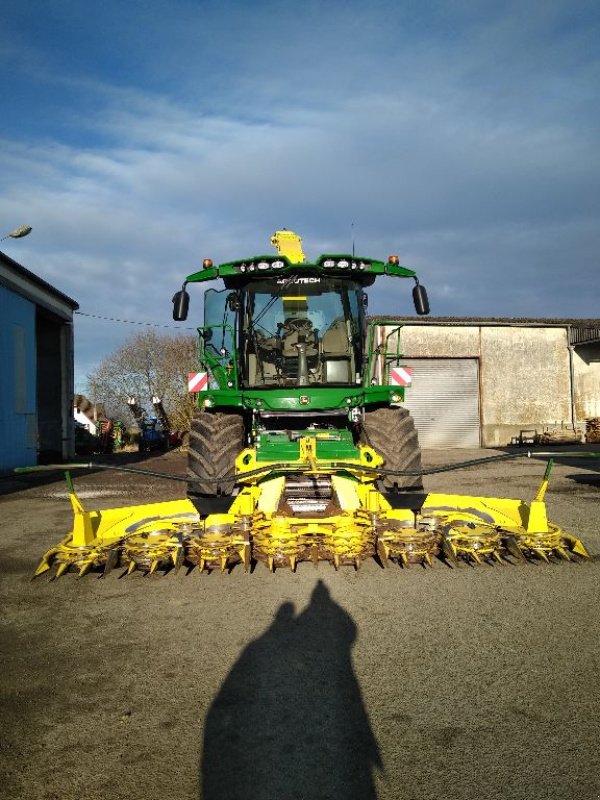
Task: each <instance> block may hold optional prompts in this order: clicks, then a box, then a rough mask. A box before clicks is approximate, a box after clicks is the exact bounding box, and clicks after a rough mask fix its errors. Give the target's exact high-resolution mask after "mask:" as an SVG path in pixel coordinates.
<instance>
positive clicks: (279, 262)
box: [185, 253, 416, 283]
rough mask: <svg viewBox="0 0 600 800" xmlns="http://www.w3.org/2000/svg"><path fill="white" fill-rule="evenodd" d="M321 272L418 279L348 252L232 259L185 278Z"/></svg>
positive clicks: (393, 266) (394, 266) (401, 269)
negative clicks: (296, 260)
mask: <svg viewBox="0 0 600 800" xmlns="http://www.w3.org/2000/svg"><path fill="white" fill-rule="evenodd" d="M330 261H333V262H335V264H336V265H335V266H333V267H328V266H325V265H326V264H328V263H329V262H330ZM340 263H347V266H345V267H341V266H338V265H339V264H340ZM315 272H317V273H318V274H319V275H331V276H335V277H339V276H347V277H349V276H352V277H353V278H355V279H357V278H359V277H360V276H361V275H362V276H364V277H365V278H367V277H368V276H373V278H374V277H375V276H377V275H391V276H394V277H397V278H414V277H415V276H416V273H415V272H414V270H412V269H408V268H407V267H401V266H400V265H399V264H390V263H388V262H384V261H376V260H374V259H372V258H360V257H358V256H351V255H347V254H345V253H342V254H339V255H335V254H332V255H323V256H319V258H318V259H317V260H316V261H314V262H308V261H305V262H303V263H301V264H292V263H291V261H289V260H288V259H287V258H286V257H285V256H273V255H268V256H253V257H252V258H247V259H243V260H239V261H228V262H225V263H223V264H218V265H215V266H212V267H208V268H206V269H201V270H199V271H198V272H194V273H192V274H191V275H188V277H187V278H186V279H185V281H186V283H201V282H204V281H214V280H215V279H216V278H223V279H224V280H225V282H226V283H227V279H231V278H244V280H247V279H251V278H260V279H261V280H263V279H264V278H267V277H269V276H279V275H290V274H298V275H302V274H303V273H305V274H314V273H315Z"/></svg>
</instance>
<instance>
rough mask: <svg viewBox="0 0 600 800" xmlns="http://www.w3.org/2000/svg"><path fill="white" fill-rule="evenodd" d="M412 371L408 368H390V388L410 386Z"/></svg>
mask: <svg viewBox="0 0 600 800" xmlns="http://www.w3.org/2000/svg"><path fill="white" fill-rule="evenodd" d="M412 374H413V371H412V369H411V368H410V367H392V368H391V369H390V386H410V384H411V383H412Z"/></svg>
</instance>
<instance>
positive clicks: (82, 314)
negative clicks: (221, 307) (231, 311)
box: [74, 311, 198, 331]
mask: <svg viewBox="0 0 600 800" xmlns="http://www.w3.org/2000/svg"><path fill="white" fill-rule="evenodd" d="M74 313H75V314H78V315H79V316H80V317H92V318H93V319H102V320H105V321H106V322H121V323H126V324H127V325H145V326H147V327H149V328H173V329H174V330H179V331H196V330H198V329H197V328H191V327H190V326H189V325H158V324H157V323H156V322H137V321H136V320H133V319H118V318H117V317H103V316H101V315H100V314H86V313H85V311H75V312H74Z"/></svg>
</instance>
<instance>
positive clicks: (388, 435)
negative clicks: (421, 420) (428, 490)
mask: <svg viewBox="0 0 600 800" xmlns="http://www.w3.org/2000/svg"><path fill="white" fill-rule="evenodd" d="M360 442H361V444H367V445H369V446H370V447H372V448H373V449H374V450H376V451H377V452H378V453H379V455H381V456H383V458H384V462H383V466H384V469H393V470H398V471H399V472H405V471H406V472H412V471H417V470H420V469H421V448H420V446H419V437H418V434H417V431H416V429H415V423H414V420H413V418H412V417H411V415H410V413H409V411H408V410H407V409H406V408H378V409H376V410H375V411H367V412H366V413H365V418H364V421H363V424H362V429H361V435H360ZM381 485H382V488H383V489H384V491H386V492H400V491H406V490H417V489H422V488H423V478H422V476H421V475H414V476H412V475H406V476H403V475H383V476H382V478H381Z"/></svg>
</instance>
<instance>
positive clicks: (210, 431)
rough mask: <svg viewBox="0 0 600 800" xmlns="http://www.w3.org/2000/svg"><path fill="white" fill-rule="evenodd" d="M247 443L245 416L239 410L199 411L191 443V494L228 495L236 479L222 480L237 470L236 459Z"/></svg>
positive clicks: (191, 495)
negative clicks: (227, 411) (232, 411)
mask: <svg viewBox="0 0 600 800" xmlns="http://www.w3.org/2000/svg"><path fill="white" fill-rule="evenodd" d="M243 447H244V420H243V418H242V417H241V416H240V415H239V414H223V413H221V412H218V411H215V412H211V411H198V412H196V414H195V415H194V418H193V419H192V427H191V429H190V438H189V445H188V469H187V474H188V477H190V478H194V479H195V480H194V481H193V482H192V481H190V483H188V496H189V497H202V496H204V497H207V496H208V497H218V496H221V497H223V496H228V495H230V494H231V493H232V491H233V485H234V484H233V481H227V482H226V481H219V480H217V479H218V478H226V477H228V476H230V475H233V474H234V469H235V459H236V458H237V457H238V455H239V454H240V451H241V450H242V449H243Z"/></svg>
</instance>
